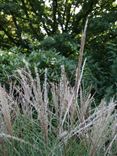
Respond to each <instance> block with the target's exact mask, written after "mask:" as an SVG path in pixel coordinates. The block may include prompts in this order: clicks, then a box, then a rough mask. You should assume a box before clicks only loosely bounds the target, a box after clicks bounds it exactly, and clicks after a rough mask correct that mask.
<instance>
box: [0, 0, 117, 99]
mask: <svg viewBox="0 0 117 156" xmlns="http://www.w3.org/2000/svg"><path fill="white" fill-rule="evenodd" d="M87 17H89V25H88V30H87V41H86V49H85V57H87V68H88V69H87V72H86V78H87V82H88V83H89V82H91V84H93V88H94V90H95V91H96V92H97V94H98V95H99V96H101V97H102V96H103V95H105V94H107V95H108V94H111V95H114V94H115V93H116V92H117V90H116V88H117V74H116V72H117V44H116V43H117V21H116V20H117V18H116V17H117V1H115V0H0V46H1V49H2V50H4V51H9V49H11V48H13V47H17V48H20V50H16V51H18V57H19V53H25V54H26V55H28V56H27V57H28V58H30V57H32V53H33V54H35V55H36V54H38V53H39V52H38V49H40V53H42V52H41V50H42V51H44V50H45V51H47V50H49V52H50V51H54V52H55V53H59V55H63V56H64V57H65V58H68V59H72V60H75V59H76V58H77V56H78V50H79V44H80V38H81V32H82V29H83V26H84V23H85V21H86V18H87ZM10 51H11V50H10ZM34 51H35V52H34ZM13 53H14V52H13ZM43 53H44V52H43ZM1 57H2V59H1V60H3V54H2V56H1ZM9 58H10V57H9ZM7 61H8V60H7ZM34 61H35V60H34ZM1 62H2V61H1ZM35 63H36V62H35ZM4 64H5V63H4ZM1 66H3V62H2V63H1ZM1 69H2V68H1ZM2 74H3V73H2V71H1V75H2Z"/></svg>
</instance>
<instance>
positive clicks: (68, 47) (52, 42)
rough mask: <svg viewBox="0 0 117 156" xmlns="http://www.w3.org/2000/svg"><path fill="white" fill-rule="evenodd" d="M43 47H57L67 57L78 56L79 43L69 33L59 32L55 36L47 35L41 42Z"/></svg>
mask: <svg viewBox="0 0 117 156" xmlns="http://www.w3.org/2000/svg"><path fill="white" fill-rule="evenodd" d="M41 47H42V48H43V49H46V50H48V49H55V50H56V51H57V52H59V53H60V54H62V55H63V56H65V57H69V58H74V59H75V58H77V57H78V49H79V44H78V42H77V41H75V40H74V39H73V38H71V37H70V35H68V34H57V35H54V36H53V37H47V38H46V39H44V40H43V41H42V42H41Z"/></svg>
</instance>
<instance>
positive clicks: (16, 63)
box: [0, 48, 76, 83]
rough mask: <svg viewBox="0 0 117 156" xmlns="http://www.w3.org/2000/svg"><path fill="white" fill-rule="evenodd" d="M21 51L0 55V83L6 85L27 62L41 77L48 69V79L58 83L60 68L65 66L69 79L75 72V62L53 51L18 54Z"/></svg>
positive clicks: (4, 52) (16, 50)
mask: <svg viewBox="0 0 117 156" xmlns="http://www.w3.org/2000/svg"><path fill="white" fill-rule="evenodd" d="M19 51H21V49H18V48H16V49H15V48H12V49H10V50H9V51H3V52H1V54H0V82H1V83H6V82H7V80H8V79H9V77H11V76H12V74H13V73H14V72H15V71H16V70H17V69H18V68H21V67H23V66H24V64H25V62H26V61H27V62H28V64H29V66H30V68H31V69H32V71H33V69H34V66H35V65H36V66H37V68H38V69H39V71H40V74H41V75H43V73H44V70H45V68H48V69H49V74H48V75H49V79H51V80H53V81H58V80H59V77H60V67H61V65H62V64H63V65H65V67H66V70H67V72H68V76H69V78H70V79H72V78H73V77H72V76H71V75H73V73H74V72H75V66H76V62H75V61H74V60H70V59H68V58H65V57H64V56H61V55H60V54H59V53H57V52H56V51H55V50H46V51H45V50H35V51H32V52H31V53H30V54H28V55H27V54H25V53H23V54H22V53H21V52H19Z"/></svg>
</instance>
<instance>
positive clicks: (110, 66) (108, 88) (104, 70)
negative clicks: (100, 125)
mask: <svg viewBox="0 0 117 156" xmlns="http://www.w3.org/2000/svg"><path fill="white" fill-rule="evenodd" d="M99 51H100V52H99ZM87 55H88V67H89V68H90V74H89V75H90V82H91V83H92V84H93V87H94V89H95V91H96V93H97V95H98V98H99V99H101V98H102V97H103V96H104V95H106V97H108V98H109V97H110V96H115V97H116V96H117V94H116V93H117V74H116V71H117V60H116V58H117V46H116V44H115V43H113V42H110V43H107V44H105V45H102V44H101V45H100V46H99V45H98V44H95V45H93V47H92V49H90V51H88V52H87Z"/></svg>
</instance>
